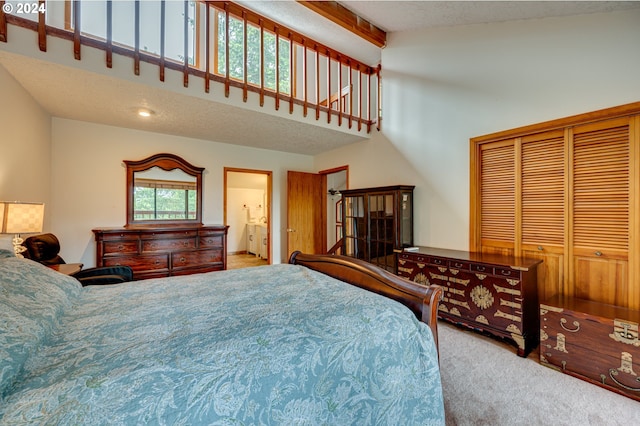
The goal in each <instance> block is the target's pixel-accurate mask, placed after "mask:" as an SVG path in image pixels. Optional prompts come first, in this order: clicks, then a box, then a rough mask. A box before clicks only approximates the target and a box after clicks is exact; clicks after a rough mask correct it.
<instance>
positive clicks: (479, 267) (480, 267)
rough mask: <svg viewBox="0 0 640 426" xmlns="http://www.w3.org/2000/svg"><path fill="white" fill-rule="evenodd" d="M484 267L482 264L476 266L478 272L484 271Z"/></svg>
mask: <svg viewBox="0 0 640 426" xmlns="http://www.w3.org/2000/svg"><path fill="white" fill-rule="evenodd" d="M485 269H487V268H485V267H484V266H478V267H477V270H478V271H480V272H484V271H485Z"/></svg>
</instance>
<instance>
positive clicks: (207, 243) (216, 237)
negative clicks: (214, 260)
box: [200, 233, 224, 248]
mask: <svg viewBox="0 0 640 426" xmlns="http://www.w3.org/2000/svg"><path fill="white" fill-rule="evenodd" d="M223 244H224V235H220V234H219V233H217V234H216V233H211V234H209V235H201V236H200V247H201V248H212V247H222V245H223Z"/></svg>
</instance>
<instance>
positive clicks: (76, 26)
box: [73, 0, 80, 61]
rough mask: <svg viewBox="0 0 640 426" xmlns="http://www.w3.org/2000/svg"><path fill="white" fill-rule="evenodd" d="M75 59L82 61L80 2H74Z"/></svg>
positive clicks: (77, 0) (76, 0) (74, 0)
mask: <svg viewBox="0 0 640 426" xmlns="http://www.w3.org/2000/svg"><path fill="white" fill-rule="evenodd" d="M73 57H74V58H75V59H76V60H78V61H79V60H80V1H79V0H73Z"/></svg>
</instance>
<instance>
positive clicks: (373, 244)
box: [368, 194, 395, 270]
mask: <svg viewBox="0 0 640 426" xmlns="http://www.w3.org/2000/svg"><path fill="white" fill-rule="evenodd" d="M393 200H394V194H373V195H369V197H368V204H369V227H370V228H369V229H370V235H369V252H370V258H369V262H371V263H373V264H375V265H378V266H380V267H382V268H385V269H388V270H393V269H394V266H395V261H394V257H395V255H394V251H393V247H394V245H395V244H394V243H395V241H394V235H395V233H394V221H395V218H394V202H393Z"/></svg>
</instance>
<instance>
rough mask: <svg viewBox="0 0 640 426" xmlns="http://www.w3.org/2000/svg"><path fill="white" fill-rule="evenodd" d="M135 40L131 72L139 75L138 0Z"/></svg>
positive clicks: (138, 5)
mask: <svg viewBox="0 0 640 426" xmlns="http://www.w3.org/2000/svg"><path fill="white" fill-rule="evenodd" d="M134 10H135V13H134V16H135V20H136V22H135V35H134V38H135V42H134V53H133V73H134V74H135V75H140V0H136V1H135V9H134Z"/></svg>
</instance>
